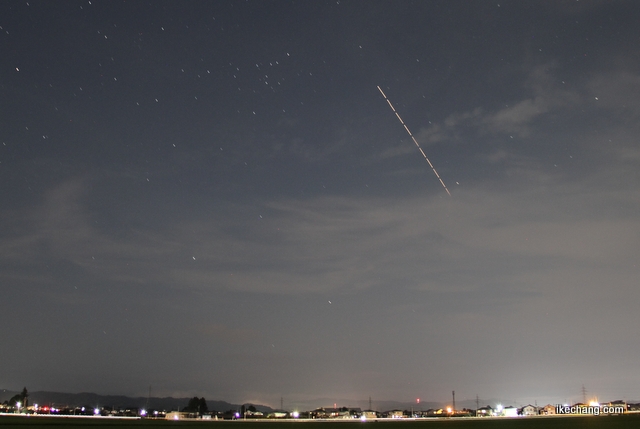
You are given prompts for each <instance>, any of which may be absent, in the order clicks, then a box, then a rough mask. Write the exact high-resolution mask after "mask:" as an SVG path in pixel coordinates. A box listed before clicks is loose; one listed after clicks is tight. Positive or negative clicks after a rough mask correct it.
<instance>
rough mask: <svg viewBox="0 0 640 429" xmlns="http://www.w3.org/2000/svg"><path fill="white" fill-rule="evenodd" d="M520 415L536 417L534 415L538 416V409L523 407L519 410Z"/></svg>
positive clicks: (531, 406)
mask: <svg viewBox="0 0 640 429" xmlns="http://www.w3.org/2000/svg"><path fill="white" fill-rule="evenodd" d="M520 415H521V416H536V415H538V407H534V406H533V405H531V404H529V405H525V406H524V407H522V408H520Z"/></svg>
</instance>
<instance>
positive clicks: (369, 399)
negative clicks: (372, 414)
mask: <svg viewBox="0 0 640 429" xmlns="http://www.w3.org/2000/svg"><path fill="white" fill-rule="evenodd" d="M369 410H372V408H371V396H369Z"/></svg>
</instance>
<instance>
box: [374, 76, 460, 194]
mask: <svg viewBox="0 0 640 429" xmlns="http://www.w3.org/2000/svg"><path fill="white" fill-rule="evenodd" d="M378 91H380V94H382V96H383V97H384V99H385V100H387V103H389V107H391V110H393V113H395V114H396V116H397V117H398V120H399V121H400V123H401V124H402V126H403V127H404V129H405V130H407V134H409V137H411V140H413V142H414V143H415V144H416V146H417V148H418V150H419V151H420V153H421V154H422V156H424V159H426V160H427V162H428V163H429V167H431V169H432V170H433V172H434V173H435V175H436V177H437V178H438V180H439V181H440V183H441V184H442V187H443V188H444V190H445V191H447V194H449V196H451V192H449V189H447V185H445V184H444V182H443V181H442V179H441V178H440V175H439V174H438V172H437V171H436V169H435V167H434V166H433V164H431V161H429V158H427V154H425V153H424V151H423V150H422V148H421V147H420V145H419V144H418V141H417V140H416V138H415V137H413V134H411V131H410V130H409V127H407V125H406V124H405V123H404V121H403V120H402V118H401V117H400V115H399V114H398V112H397V111H396V108H395V107H393V104H391V101H389V99H388V98H387V95H386V94H385V93H384V91H382V88H380V86H378Z"/></svg>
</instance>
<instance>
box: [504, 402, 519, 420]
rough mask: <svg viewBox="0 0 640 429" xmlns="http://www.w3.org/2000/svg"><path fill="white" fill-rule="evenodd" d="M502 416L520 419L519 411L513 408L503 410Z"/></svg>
mask: <svg viewBox="0 0 640 429" xmlns="http://www.w3.org/2000/svg"><path fill="white" fill-rule="evenodd" d="M501 415H502V416H504V417H518V409H517V408H516V407H513V406H511V405H510V406H508V407H504V408H503V409H502V414H501Z"/></svg>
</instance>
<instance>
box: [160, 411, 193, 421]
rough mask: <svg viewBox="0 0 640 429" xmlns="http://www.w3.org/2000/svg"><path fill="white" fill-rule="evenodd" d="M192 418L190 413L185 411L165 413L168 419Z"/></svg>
mask: <svg viewBox="0 0 640 429" xmlns="http://www.w3.org/2000/svg"><path fill="white" fill-rule="evenodd" d="M188 418H190V413H189V412H185V411H170V412H168V413H167V414H166V415H165V419H167V420H184V419H188Z"/></svg>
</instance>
